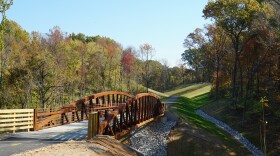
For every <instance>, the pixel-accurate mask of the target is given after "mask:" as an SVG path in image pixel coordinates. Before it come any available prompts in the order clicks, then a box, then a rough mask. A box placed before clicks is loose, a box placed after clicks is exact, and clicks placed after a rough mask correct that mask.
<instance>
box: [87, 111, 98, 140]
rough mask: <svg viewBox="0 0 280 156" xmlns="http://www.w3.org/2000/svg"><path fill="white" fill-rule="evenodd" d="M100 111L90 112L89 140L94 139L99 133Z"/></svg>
mask: <svg viewBox="0 0 280 156" xmlns="http://www.w3.org/2000/svg"><path fill="white" fill-rule="evenodd" d="M98 121H99V117H98V112H91V113H89V118H88V140H90V139H92V138H93V137H94V136H96V134H97V133H98Z"/></svg>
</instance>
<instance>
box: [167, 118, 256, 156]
mask: <svg viewBox="0 0 280 156" xmlns="http://www.w3.org/2000/svg"><path fill="white" fill-rule="evenodd" d="M168 155H178V156H180V155H182V156H183V155H203V156H204V155H251V154H250V153H249V152H248V151H247V150H246V149H244V148H242V147H240V148H239V149H232V148H230V147H228V145H227V144H225V143H224V141H223V140H221V139H220V138H218V137H217V136H214V135H212V134H210V133H208V132H206V131H205V130H203V129H200V128H197V127H195V126H193V125H190V124H188V123H187V122H185V121H183V120H182V119H180V120H179V122H178V124H177V125H176V126H175V128H174V129H173V130H172V131H171V133H170V137H169V142H168Z"/></svg>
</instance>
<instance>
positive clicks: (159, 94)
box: [148, 88, 169, 98]
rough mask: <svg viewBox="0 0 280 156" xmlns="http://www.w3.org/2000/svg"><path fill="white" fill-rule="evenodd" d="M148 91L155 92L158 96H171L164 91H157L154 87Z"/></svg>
mask: <svg viewBox="0 0 280 156" xmlns="http://www.w3.org/2000/svg"><path fill="white" fill-rule="evenodd" d="M148 91H149V92H150V93H154V94H156V95H158V96H160V97H163V98H164V97H165V98H166V97H169V96H168V95H167V94H164V93H162V92H159V91H156V90H153V89H150V88H148Z"/></svg>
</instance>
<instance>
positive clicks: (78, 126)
mask: <svg viewBox="0 0 280 156" xmlns="http://www.w3.org/2000/svg"><path fill="white" fill-rule="evenodd" d="M87 124H88V122H87V121H82V122H76V123H71V124H67V125H62V126H57V127H51V128H48V129H42V130H39V131H32V132H19V133H14V134H7V135H6V136H4V138H2V139H1V141H0V153H1V155H12V154H15V153H20V152H24V151H26V150H32V149H36V148H40V147H43V146H46V145H51V144H56V143H61V142H64V141H68V140H80V139H85V138H86V137H87V126H88V125H87Z"/></svg>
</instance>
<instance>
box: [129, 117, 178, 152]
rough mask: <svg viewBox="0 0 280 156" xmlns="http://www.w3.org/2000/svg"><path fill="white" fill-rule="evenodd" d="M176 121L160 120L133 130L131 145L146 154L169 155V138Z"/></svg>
mask: <svg viewBox="0 0 280 156" xmlns="http://www.w3.org/2000/svg"><path fill="white" fill-rule="evenodd" d="M175 125H176V121H165V120H159V121H154V122H151V123H149V124H147V125H145V126H143V127H140V128H139V129H137V130H134V131H132V132H131V134H132V137H131V138H130V141H131V145H130V146H131V147H132V148H134V149H136V150H138V151H139V152H141V153H143V154H144V155H148V156H151V155H167V139H168V135H169V133H170V130H171V128H172V127H174V126H175Z"/></svg>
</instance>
